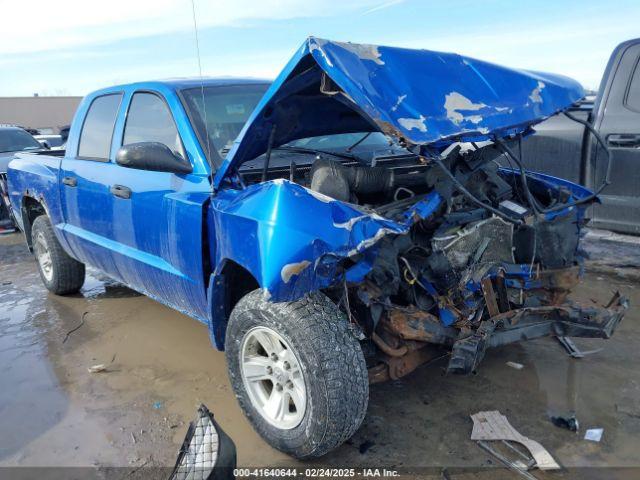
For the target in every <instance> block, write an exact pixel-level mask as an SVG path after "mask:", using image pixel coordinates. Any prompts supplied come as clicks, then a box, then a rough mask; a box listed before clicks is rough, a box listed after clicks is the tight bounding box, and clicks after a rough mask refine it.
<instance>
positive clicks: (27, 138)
mask: <svg viewBox="0 0 640 480" xmlns="http://www.w3.org/2000/svg"><path fill="white" fill-rule="evenodd" d="M41 148H42V145H40V143H39V142H38V141H37V140H36V139H35V138H33V137H32V136H31V135H30V134H29V133H27V132H25V131H24V130H19V129H17V128H15V129H14V128H11V129H0V153H6V152H23V151H25V150H39V149H41Z"/></svg>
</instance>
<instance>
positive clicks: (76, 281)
mask: <svg viewBox="0 0 640 480" xmlns="http://www.w3.org/2000/svg"><path fill="white" fill-rule="evenodd" d="M31 238H32V239H33V247H34V254H35V255H36V264H37V265H38V272H39V273H40V278H41V279H42V283H44V286H45V287H47V290H49V291H50V292H51V293H55V294H56V295H68V294H71V293H76V292H78V290H80V288H81V287H82V285H83V284H84V276H85V267H84V263H80V262H78V261H77V260H75V259H73V258H71V257H70V256H69V255H68V254H67V252H65V251H64V250H63V249H62V246H61V245H60V243H59V242H58V239H57V238H56V235H55V233H54V231H53V227H52V226H51V222H50V221H49V218H48V217H47V216H46V215H40V216H39V217H37V218H36V219H35V220H34V222H33V225H32V226H31ZM39 239H44V242H45V243H46V247H47V249H48V251H49V254H50V256H51V268H52V272H51V274H50V275H49V276H50V278H47V275H45V273H44V271H43V269H42V265H41V264H40V262H39V261H38V259H37V256H38V246H37V245H36V242H37V241H38V240H39Z"/></svg>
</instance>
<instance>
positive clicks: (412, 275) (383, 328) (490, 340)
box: [308, 147, 626, 381]
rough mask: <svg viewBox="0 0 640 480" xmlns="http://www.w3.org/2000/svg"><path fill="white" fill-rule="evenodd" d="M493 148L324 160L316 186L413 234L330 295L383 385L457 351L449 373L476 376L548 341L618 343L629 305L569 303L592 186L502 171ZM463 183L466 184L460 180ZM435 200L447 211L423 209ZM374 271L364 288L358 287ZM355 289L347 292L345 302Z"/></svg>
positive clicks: (364, 259)
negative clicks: (385, 160)
mask: <svg viewBox="0 0 640 480" xmlns="http://www.w3.org/2000/svg"><path fill="white" fill-rule="evenodd" d="M487 148H491V147H485V148H483V149H477V150H473V151H471V152H467V153H461V152H460V150H459V149H454V150H453V152H452V153H451V154H450V155H449V156H447V157H446V158H445V160H444V163H445V164H446V168H447V169H449V171H450V172H451V173H452V175H451V177H453V179H452V178H450V176H448V175H445V174H443V169H442V168H438V165H435V164H434V163H433V162H431V161H429V159H425V158H423V157H417V158H416V160H415V162H414V163H413V164H411V165H402V166H399V167H395V168H384V167H379V166H377V167H366V166H353V167H350V166H345V165H344V164H343V163H340V162H337V161H334V160H327V159H324V158H320V159H318V160H316V162H315V163H314V164H313V166H312V167H311V169H310V173H309V177H308V180H309V186H310V188H311V189H312V190H314V191H316V192H319V193H322V194H324V195H327V196H329V197H331V198H335V199H338V200H341V201H343V202H349V203H352V204H358V205H359V206H360V207H363V208H365V209H368V211H370V212H371V214H370V215H372V216H379V217H383V218H386V219H390V220H393V221H397V222H402V221H406V220H407V216H413V217H414V220H415V221H414V222H413V223H412V224H411V226H410V228H409V230H408V233H406V234H394V233H390V234H386V235H383V236H380V238H376V239H375V240H376V241H375V245H376V249H375V255H367V252H362V253H356V254H355V255H352V256H350V258H349V260H348V262H346V265H345V269H346V270H347V275H346V277H345V278H346V287H345V286H344V285H343V286H340V287H335V288H333V289H330V291H329V292H328V293H329V294H330V295H331V296H333V298H334V299H335V300H336V301H339V302H340V303H341V306H342V308H344V309H345V310H347V311H348V313H349V316H350V318H351V319H352V320H353V321H356V322H358V323H359V325H360V326H361V328H362V329H363V330H364V331H365V333H366V335H367V337H368V338H369V340H368V341H369V342H370V343H371V344H372V346H374V347H373V350H374V351H375V352H376V354H377V355H376V358H375V360H374V361H372V364H373V365H375V367H374V368H373V369H372V371H371V377H372V381H379V380H384V379H386V378H398V377H400V376H402V375H405V374H407V373H409V372H410V371H412V370H413V369H415V368H416V367H417V366H418V365H420V364H422V363H424V362H425V361H428V360H429V359H431V358H434V355H438V353H437V352H435V353H434V350H433V349H430V348H425V347H428V346H434V345H435V346H440V347H444V348H446V349H447V350H448V351H449V352H450V359H449V365H448V371H449V372H455V373H470V372H473V371H475V370H476V369H477V367H478V364H479V362H480V361H481V359H482V358H483V356H484V353H485V350H486V348H489V347H495V346H499V345H504V344H507V343H511V342H516V341H519V340H527V339H532V338H537V337H541V336H546V335H568V336H577V337H597V338H608V337H609V336H610V335H611V334H612V332H613V330H614V329H615V327H616V325H617V324H618V322H619V321H620V320H621V318H622V316H623V314H624V310H625V308H626V300H625V299H624V298H620V297H619V296H616V297H614V298H613V299H612V301H611V302H610V304H609V305H607V306H606V307H603V308H593V307H582V306H580V305H574V304H572V303H570V302H569V301H568V300H567V296H568V294H569V293H570V291H571V289H572V288H573V287H574V286H575V285H576V284H577V283H578V280H579V275H580V273H581V268H582V260H583V255H582V252H581V251H580V248H579V239H580V235H581V229H582V227H583V226H584V224H585V223H586V220H585V218H584V212H585V208H586V207H587V206H588V203H583V204H578V203H579V200H580V199H581V198H587V197H588V196H589V195H590V192H588V191H587V190H586V189H582V188H581V187H579V186H576V185H573V184H569V183H567V182H564V181H562V180H558V179H553V178H552V177H546V176H543V175H538V174H527V175H526V179H523V178H522V177H523V175H521V174H520V172H517V171H515V170H509V169H504V168H500V167H499V166H498V165H497V163H496V162H494V161H493V160H495V157H496V156H497V155H496V154H495V153H493V154H492V153H491V152H490V151H489V152H487V151H486V149H487ZM454 179H455V180H454ZM434 192H435V193H437V195H438V196H437V198H438V201H439V202H440V203H439V205H438V208H437V209H436V210H435V211H434V212H432V213H431V214H430V215H428V216H426V217H420V215H418V212H416V211H414V210H413V208H414V207H416V206H417V205H419V204H420V202H421V201H423V200H424V199H425V198H427V197H428V196H429V195H431V198H433V195H434ZM363 265H365V266H366V274H365V275H363V278H362V280H361V281H349V279H350V278H353V277H355V276H356V275H351V277H350V275H349V272H350V271H361V270H362V269H363ZM345 291H346V292H347V293H346V294H345Z"/></svg>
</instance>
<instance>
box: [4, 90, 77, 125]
mask: <svg viewBox="0 0 640 480" xmlns="http://www.w3.org/2000/svg"><path fill="white" fill-rule="evenodd" d="M81 100H82V97H40V96H33V97H0V124H3V123H9V124H13V125H19V126H21V127H25V128H33V129H37V130H40V131H41V133H59V128H60V127H62V126H65V125H69V124H70V123H71V120H72V119H73V115H74V114H75V112H76V108H78V105H79V104H80V101H81Z"/></svg>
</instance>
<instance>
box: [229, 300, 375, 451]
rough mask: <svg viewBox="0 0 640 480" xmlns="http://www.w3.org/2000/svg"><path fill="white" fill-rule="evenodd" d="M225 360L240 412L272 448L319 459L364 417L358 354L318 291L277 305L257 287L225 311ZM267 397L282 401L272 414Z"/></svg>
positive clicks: (365, 394) (363, 371) (363, 375)
mask: <svg viewBox="0 0 640 480" xmlns="http://www.w3.org/2000/svg"><path fill="white" fill-rule="evenodd" d="M265 345H266V347H265ZM269 350H271V352H270V351H269ZM274 352H275V354H276V355H275V356H272V354H273V353H274ZM225 355H226V358H227V365H228V369H229V377H230V380H231V385H232V386H233V389H234V391H235V394H236V397H237V399H238V402H239V403H240V407H241V408H242V410H243V411H244V413H245V415H246V416H247V418H248V419H249V421H250V422H251V424H252V425H253V427H254V429H255V430H256V431H257V432H258V433H259V434H260V435H261V436H262V437H263V438H264V439H265V440H266V441H267V442H268V443H269V444H270V445H271V446H273V447H274V448H277V449H278V450H281V451H283V452H285V453H287V454H289V455H292V456H294V457H297V458H311V457H319V456H321V455H324V454H325V453H327V452H329V451H330V450H333V449H334V448H336V447H338V446H339V445H341V444H342V443H343V442H345V441H346V440H348V439H349V438H350V437H351V436H352V435H353V434H354V433H355V432H356V430H357V429H358V427H360V424H361V423H362V420H363V419H364V416H365V414H366V411H367V403H368V401H369V381H368V376H367V368H366V364H365V359H364V355H363V353H362V349H361V348H360V344H359V342H358V340H357V338H356V335H355V334H354V332H353V331H352V329H351V328H350V326H349V322H348V320H347V319H346V318H345V317H344V315H343V314H342V312H341V311H340V310H339V309H338V308H337V307H336V306H335V305H334V304H333V302H331V300H329V298H327V297H326V296H325V295H323V294H322V293H312V294H309V295H306V296H305V297H303V298H302V299H300V300H298V301H295V302H284V303H273V302H269V301H267V300H265V299H264V296H263V291H262V290H255V291H253V292H251V293H249V294H247V295H246V296H244V297H243V298H242V299H241V300H240V301H239V302H238V304H237V305H236V307H235V308H234V309H233V311H232V312H231V316H230V318H229V325H228V327H227V331H226V343H225ZM256 368H257V369H258V370H256ZM260 368H263V369H264V371H261V370H260ZM274 395H275V396H280V398H284V400H282V402H281V403H280V405H281V407H280V409H278V408H277V407H276V408H275V409H270V408H269V406H268V405H269V404H271V405H272V406H273V402H271V401H272V400H273V399H274V398H276V397H275V396H274ZM283 395H284V396H283ZM287 395H288V396H287ZM302 398H304V399H303V400H301V399H302ZM276 400H277V399H276ZM274 412H275V414H273V415H272V413H274ZM278 412H279V413H278ZM283 412H284V413H283Z"/></svg>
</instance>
